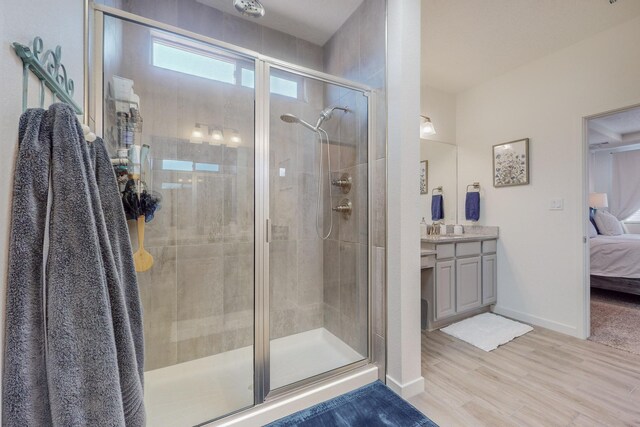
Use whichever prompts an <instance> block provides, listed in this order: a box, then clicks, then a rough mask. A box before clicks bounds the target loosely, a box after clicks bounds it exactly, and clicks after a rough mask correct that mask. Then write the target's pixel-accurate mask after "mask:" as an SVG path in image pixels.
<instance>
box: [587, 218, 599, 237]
mask: <svg viewBox="0 0 640 427" xmlns="http://www.w3.org/2000/svg"><path fill="white" fill-rule="evenodd" d="M597 236H598V231H597V230H596V227H594V226H593V223H592V222H591V221H589V238H590V239H593V238H594V237H597Z"/></svg>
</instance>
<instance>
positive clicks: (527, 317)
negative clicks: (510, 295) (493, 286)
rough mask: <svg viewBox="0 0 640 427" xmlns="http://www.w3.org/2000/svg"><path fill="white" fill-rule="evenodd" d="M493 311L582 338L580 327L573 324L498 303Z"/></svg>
mask: <svg viewBox="0 0 640 427" xmlns="http://www.w3.org/2000/svg"><path fill="white" fill-rule="evenodd" d="M493 312H494V313H496V314H500V315H502V316H505V317H510V318H512V319H514V320H519V321H521V322H525V323H529V324H531V325H534V326H540V327H542V328H546V329H551V330H552V331H556V332H560V333H561V334H566V335H571V336H572V337H576V338H580V334H579V333H578V328H577V327H575V326H571V325H565V324H564V323H560V322H556V321H554V320H549V319H544V318H542V317H538V316H534V315H531V314H528V313H523V312H521V311H517V310H512V309H510V308H506V307H501V306H499V305H496V306H495V307H494V308H493Z"/></svg>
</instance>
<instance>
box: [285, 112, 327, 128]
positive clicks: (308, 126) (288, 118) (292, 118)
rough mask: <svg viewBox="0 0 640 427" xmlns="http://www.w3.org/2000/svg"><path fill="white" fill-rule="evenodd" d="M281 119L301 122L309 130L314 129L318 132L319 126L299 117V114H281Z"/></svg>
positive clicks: (287, 121)
mask: <svg viewBox="0 0 640 427" xmlns="http://www.w3.org/2000/svg"><path fill="white" fill-rule="evenodd" d="M280 120H282V121H283V122H285V123H299V124H301V125H302V126H304V127H306V128H307V129H309V130H312V131H313V132H317V131H318V128H317V127H313V126H312V125H311V124H309V123H307V122H305V121H304V120H302V119H301V118H299V117H298V116H294V115H293V114H289V113H287V114H283V115H281V116H280Z"/></svg>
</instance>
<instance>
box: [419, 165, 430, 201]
mask: <svg viewBox="0 0 640 427" xmlns="http://www.w3.org/2000/svg"><path fill="white" fill-rule="evenodd" d="M428 193H429V161H428V160H422V161H421V162H420V194H428Z"/></svg>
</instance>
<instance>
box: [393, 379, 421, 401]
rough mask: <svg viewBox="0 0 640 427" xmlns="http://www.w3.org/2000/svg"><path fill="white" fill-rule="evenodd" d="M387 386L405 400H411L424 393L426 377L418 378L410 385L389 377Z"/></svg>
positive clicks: (410, 382)
mask: <svg viewBox="0 0 640 427" xmlns="http://www.w3.org/2000/svg"><path fill="white" fill-rule="evenodd" d="M387 386H389V388H390V389H391V390H393V391H394V392H395V393H396V394H397V395H399V396H400V397H402V398H403V399H409V398H410V397H413V396H416V395H418V394H420V393H422V392H423V391H424V377H418V378H416V379H414V380H412V381H409V382H408V383H404V384H400V383H399V382H398V381H396V380H394V379H393V378H391V377H390V376H389V375H387Z"/></svg>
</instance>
